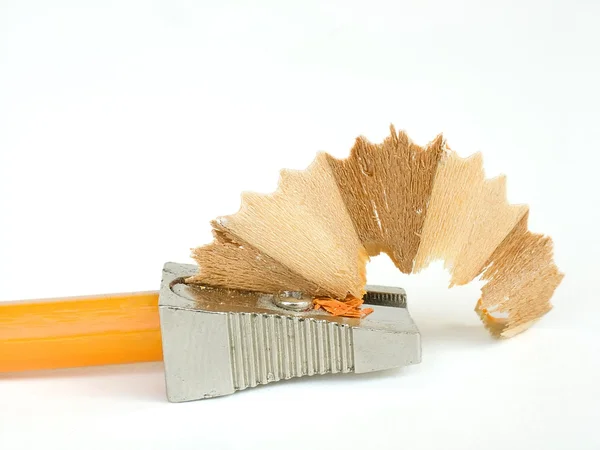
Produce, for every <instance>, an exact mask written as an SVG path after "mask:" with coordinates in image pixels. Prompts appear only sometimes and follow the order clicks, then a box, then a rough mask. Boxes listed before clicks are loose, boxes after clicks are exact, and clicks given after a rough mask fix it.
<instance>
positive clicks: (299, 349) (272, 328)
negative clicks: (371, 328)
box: [227, 312, 354, 389]
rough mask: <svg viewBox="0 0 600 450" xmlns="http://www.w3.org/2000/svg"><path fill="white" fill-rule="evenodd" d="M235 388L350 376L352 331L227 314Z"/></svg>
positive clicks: (327, 324)
mask: <svg viewBox="0 0 600 450" xmlns="http://www.w3.org/2000/svg"><path fill="white" fill-rule="evenodd" d="M227 322H228V328H229V342H230V348H231V361H232V367H231V370H232V373H233V383H234V386H235V388H236V389H245V388H247V387H254V386H256V385H257V384H266V383H269V382H271V381H278V380H285V379H288V378H292V377H301V376H303V375H315V374H325V373H338V372H351V371H352V370H353V369H354V350H353V348H352V328H350V327H349V326H347V325H342V324H338V323H334V322H329V321H325V320H315V319H311V318H298V317H289V316H287V317H286V316H277V315H273V314H256V313H239V312H238V313H229V314H228V315H227Z"/></svg>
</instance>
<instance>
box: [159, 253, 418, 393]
mask: <svg viewBox="0 0 600 450" xmlns="http://www.w3.org/2000/svg"><path fill="white" fill-rule="evenodd" d="M197 270H198V269H197V267H196V266H194V265H187V264H177V263H167V264H165V267H164V269H163V278H162V284H161V290H160V298H159V311H160V327H161V332H162V344H163V356H164V362H165V377H166V384H167V397H168V399H169V401H171V402H184V401H190V400H199V399H203V398H211V397H218V396H221V395H226V394H232V393H234V392H235V391H237V390H241V389H246V388H248V387H254V386H257V385H259V384H267V383H270V382H273V381H279V380H287V379H289V378H293V377H301V376H304V375H316V374H325V373H349V372H354V373H363V372H371V371H375V370H383V369H390V368H393V367H399V366H404V365H408V364H416V363H419V362H420V361H421V341H420V335H419V331H418V329H417V327H416V325H415V324H414V322H413V320H412V319H411V317H410V315H409V313H408V310H407V309H406V294H405V292H404V290H403V289H400V288H389V287H382V286H367V291H368V292H367V294H366V295H365V298H364V300H365V304H368V305H369V307H372V308H373V310H374V311H373V313H371V314H370V315H369V316H367V317H366V318H364V319H353V318H342V317H334V316H332V315H330V314H329V313H327V312H324V311H322V310H317V311H315V310H310V311H303V310H299V309H305V308H301V307H300V308H299V307H298V306H297V305H295V304H294V303H293V299H290V301H289V302H288V301H282V299H281V298H280V297H281V296H273V295H268V294H261V293H256V292H243V291H235V290H228V289H220V288H209V287H203V286H196V285H188V284H186V283H185V281H184V280H185V278H187V277H189V276H191V275H194V274H195V273H196V271H197ZM286 295H287V296H288V297H292V296H293V295H292V294H286ZM298 301H302V300H301V299H300V298H298Z"/></svg>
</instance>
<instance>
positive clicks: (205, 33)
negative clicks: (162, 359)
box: [0, 0, 600, 450]
mask: <svg viewBox="0 0 600 450" xmlns="http://www.w3.org/2000/svg"><path fill="white" fill-rule="evenodd" d="M599 17H600V5H599V4H598V2H595V1H593V0H590V1H587V2H586V1H582V0H580V1H573V0H571V1H548V0H545V1H497V2H489V1H481V0H472V1H443V0H439V1H433V0H430V1H417V0H415V1H401V0H398V1H389V2H377V1H364V2H358V1H357V2H351V1H348V0H344V1H339V2H331V3H330V2H321V1H314V0H310V1H309V0H304V1H297V2H292V1H275V0H273V1H265V0H261V1H257V2H233V1H227V2H224V1H221V2H218V1H214V2H210V3H209V2H195V1H191V0H190V1H173V0H168V1H167V0H164V1H154V2H148V1H140V2H134V1H127V2H125V1H122V2H116V1H115V2H109V1H97V2H92V1H85V2H81V1H72V2H66V1H59V0H54V1H52V2H34V1H6V0H0V301H6V300H15V299H28V298H43V297H55V296H63V295H64V296H67V295H78V294H95V293H106V292H127V291H139V290H154V289H157V288H158V284H159V280H160V271H161V267H162V265H163V263H164V262H166V261H180V262H190V259H189V248H190V247H193V246H196V245H199V244H202V243H206V242H208V241H209V240H210V233H209V230H210V228H209V225H208V222H209V220H210V219H212V218H213V217H215V216H218V215H222V214H228V213H232V212H235V211H236V209H237V207H238V206H239V193H240V192H241V191H243V190H256V191H260V192H269V191H272V190H273V189H274V188H275V186H276V182H277V177H278V170H279V169H280V168H282V167H290V168H296V169H301V168H304V167H306V166H307V165H308V163H309V162H310V161H311V160H312V158H313V157H314V155H315V153H316V152H317V151H319V150H326V151H329V152H330V153H332V154H334V155H336V156H340V157H342V156H345V155H346V154H347V153H348V150H349V148H350V147H351V145H352V143H353V140H354V138H355V137H356V136H357V135H359V134H363V135H366V136H367V137H368V138H370V139H372V140H375V141H376V140H380V139H382V138H383V137H384V135H385V134H386V133H387V131H388V126H389V124H390V123H394V124H395V125H396V126H397V127H398V128H403V129H406V130H407V131H408V132H409V134H410V135H411V136H412V137H413V139H415V140H416V141H417V142H418V143H421V144H424V143H426V142H428V141H429V140H431V139H432V138H433V137H434V136H435V135H436V134H437V133H439V132H444V133H445V135H446V137H447V139H448V142H449V144H450V146H451V147H452V148H453V149H455V150H457V151H458V152H459V154H461V155H463V156H466V155H469V154H471V153H473V152H476V151H479V150H481V151H483V154H484V160H485V167H486V171H487V173H488V174H489V175H490V176H494V175H497V174H499V173H506V174H507V175H508V197H509V199H510V200H511V201H513V202H523V203H528V204H529V205H530V206H531V220H530V223H531V226H530V227H531V229H533V230H534V231H538V232H544V233H547V234H550V235H551V236H553V238H554V241H555V247H556V262H557V264H558V266H559V267H560V268H561V270H563V271H564V272H565V273H566V278H565V280H564V282H563V284H562V285H561V286H560V287H559V289H558V290H557V292H556V295H555V297H554V304H555V308H554V310H553V311H552V312H551V313H550V314H549V315H547V316H546V317H545V318H544V319H543V320H542V321H541V322H540V323H539V324H538V325H536V327H534V328H533V329H532V330H530V331H529V332H527V333H525V334H523V335H521V336H519V337H517V338H515V339H512V340H509V341H504V342H496V341H493V340H492V339H491V338H489V337H488V335H487V333H486V332H485V330H484V329H483V327H482V326H481V325H480V324H479V321H478V319H477V317H476V316H475V314H474V313H473V311H472V309H473V306H474V304H475V302H476V300H477V298H478V292H479V291H478V289H479V286H478V285H477V283H473V284H472V285H470V286H467V287H463V288H454V289H452V290H447V289H446V286H447V284H448V279H449V277H448V275H447V274H446V273H445V272H444V271H443V270H442V268H441V265H439V264H438V265H434V266H433V267H431V268H430V269H429V270H427V271H426V272H424V273H422V274H419V275H416V276H410V277H409V276H405V275H401V274H399V273H398V272H397V271H396V270H394V269H393V267H392V265H391V263H390V262H389V260H387V259H386V258H383V257H379V258H376V259H375V260H373V261H372V263H370V265H369V266H368V271H369V273H368V277H369V281H370V282H371V283H380V284H390V285H401V286H404V287H405V288H406V289H407V290H408V294H409V306H410V309H411V311H412V313H413V316H414V318H415V320H416V321H417V324H418V325H419V327H420V329H421V331H422V338H423V362H422V364H420V365H418V366H413V367H409V368H405V369H401V370H395V371H389V372H384V373H379V374H373V375H363V376H332V377H321V378H311V379H300V380H296V381H291V382H285V383H283V382H282V383H279V384H274V385H270V386H266V387H262V388H256V389H250V390H248V391H245V392H242V393H237V394H235V395H232V396H230V397H226V398H221V399H215V400H210V401H201V402H194V403H189V404H168V403H167V402H166V400H165V397H164V386H163V374H162V366H161V364H158V363H155V364H140V365H129V366H115V367H102V368H90V369H72V370H62V371H56V372H51V371H48V372H41V373H30V374H15V375H9V376H7V375H0V449H2V450H4V449H6V450H13V449H30V448H31V449H34V448H44V449H61V450H63V449H107V448H112V449H138V448H139V449H155V448H156V449H192V448H194V449H198V448H207V449H208V448H215V449H218V448H260V449H265V448H286V449H295V448H302V449H306V448H319V447H327V448H342V447H343V448H361V449H369V448H376V449H383V448H390V449H440V448H443V449H482V448H486V449H507V448H510V449H537V448H539V449H545V450H546V449H571V448H573V449H598V448H600V435H599V434H598V432H597V427H598V420H599V419H600V406H599V405H600V387H599V386H598V380H599V377H600V362H599V355H600V331H599V327H598V325H600V316H599V314H600V306H599V304H600V302H599V301H598V284H597V280H598V269H599V264H598V255H599V253H600V251H599V250H600V245H599V238H598V232H597V228H598V220H599V219H600V214H599V212H598V193H599V189H598V176H599V175H598V163H599V162H600V157H599V156H598V155H599V151H600V149H599V148H598V147H599V144H598V123H599V120H600V115H599V113H598V105H599V104H600V90H599V88H598V84H597V83H598V80H599V79H600V60H599V56H598V53H599V52H598V43H599V42H600V33H599V32H598V19H599ZM1 357H2V355H0V358H1Z"/></svg>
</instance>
